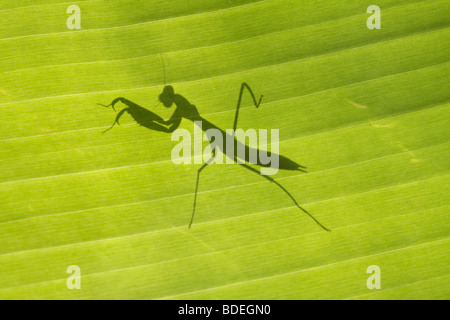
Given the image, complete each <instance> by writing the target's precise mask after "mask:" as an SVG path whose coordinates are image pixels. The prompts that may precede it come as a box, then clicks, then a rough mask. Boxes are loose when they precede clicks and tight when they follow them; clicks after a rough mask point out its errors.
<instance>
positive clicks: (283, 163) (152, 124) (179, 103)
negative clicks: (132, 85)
mask: <svg viewBox="0 0 450 320" xmlns="http://www.w3.org/2000/svg"><path fill="white" fill-rule="evenodd" d="M245 89H247V91H248V92H249V94H250V96H251V98H252V100H253V104H254V105H255V107H256V108H258V107H259V105H260V104H261V100H262V98H263V96H261V97H260V98H259V100H258V101H257V100H256V97H255V95H254V93H253V91H252V89H251V88H250V86H249V85H248V84H247V83H245V82H244V83H242V84H241V89H240V92H239V99H238V103H237V107H236V113H235V117H234V124H233V129H234V131H233V132H235V131H236V128H237V122H238V117H239V109H240V106H241V101H242V97H243V94H244V90H245ZM159 101H160V102H162V104H163V105H164V106H165V107H166V108H170V107H171V106H172V105H173V104H175V106H176V109H175V111H174V113H173V114H172V116H171V118H170V119H169V120H167V121H166V120H164V119H163V118H161V117H160V116H158V115H157V114H155V113H153V112H151V111H149V110H147V109H145V108H143V107H141V106H139V105H137V104H135V103H134V102H132V101H130V100H127V99H125V98H123V97H119V98H116V99H114V100H113V101H112V102H111V104H109V105H102V104H100V105H102V106H104V107H112V108H113V109H114V110H115V105H116V104H117V103H118V102H122V103H123V104H125V105H126V106H127V108H124V109H122V110H121V111H120V112H119V113H118V114H117V116H116V118H115V120H114V122H113V124H112V126H111V127H110V128H109V129H107V130H106V131H109V130H111V129H112V128H113V127H114V125H115V124H119V120H120V117H121V116H122V115H123V114H124V113H125V112H128V113H129V114H130V115H131V116H132V117H133V118H134V120H135V121H136V122H137V123H138V124H139V125H141V126H143V127H146V128H148V129H152V130H156V131H161V132H166V133H171V132H173V131H175V130H176V129H177V128H178V127H179V125H180V123H181V121H182V119H187V120H190V121H192V122H194V123H196V122H198V121H200V122H201V124H202V127H201V129H202V130H203V131H205V132H206V131H207V130H208V129H216V130H218V131H220V133H221V134H222V138H223V141H226V140H225V139H226V138H227V135H228V133H226V132H225V131H223V130H222V129H220V128H218V127H217V126H216V125H214V124H212V123H211V122H209V121H208V120H206V119H205V118H203V117H202V116H201V115H200V114H199V112H198V110H197V108H196V106H194V105H193V104H191V103H190V102H189V101H188V100H187V99H186V98H185V97H183V96H182V95H180V94H176V93H175V91H174V89H173V87H172V86H171V85H166V86H164V89H163V92H162V93H161V94H160V96H159ZM106 131H104V132H106ZM232 139H234V145H233V148H234V150H232V151H231V150H229V149H228V153H227V145H226V144H224V145H222V146H219V148H220V149H222V150H221V151H222V152H223V154H225V155H226V156H228V157H230V158H232V159H233V160H234V162H235V163H237V164H239V165H240V166H242V167H244V168H246V169H248V170H249V171H251V172H254V173H256V174H258V175H259V176H261V177H263V178H264V179H266V180H268V181H270V182H272V183H274V184H275V185H276V186H278V187H279V188H280V189H281V190H282V191H283V192H284V193H285V194H286V195H287V196H288V197H289V198H290V199H291V200H292V201H293V202H294V204H295V206H296V207H297V208H299V209H300V210H301V211H303V212H304V213H306V214H307V215H308V216H309V217H310V218H311V219H313V220H314V221H315V222H316V223H317V224H318V225H319V226H320V227H321V228H322V229H324V230H326V231H330V230H328V229H327V228H326V227H325V226H323V225H322V224H321V223H320V222H319V221H318V220H317V219H316V218H314V216H313V215H311V214H310V213H309V212H308V211H307V210H305V209H304V208H302V207H301V206H300V205H299V204H298V203H297V201H296V200H295V198H294V197H293V196H292V195H291V194H290V193H289V191H288V190H286V188H285V187H283V186H282V185H281V184H280V183H279V182H277V181H276V180H275V179H273V178H272V177H269V176H266V175H261V174H260V173H259V171H258V170H256V169H255V168H253V167H251V166H249V165H248V164H246V163H245V162H248V163H250V164H254V165H258V166H262V167H268V166H269V165H268V164H265V163H263V162H262V161H260V159H259V157H258V158H257V159H256V161H249V159H239V158H238V155H237V152H235V151H236V149H237V148H238V147H241V148H244V149H245V151H246V153H245V154H246V155H248V154H250V151H251V150H252V148H250V147H248V146H247V145H245V144H242V143H241V142H239V141H237V140H236V139H235V137H234V133H233V136H232ZM214 151H215V149H214ZM258 154H259V153H258ZM214 156H215V155H214ZM214 156H213V157H211V158H210V159H209V160H208V161H206V162H205V163H204V164H203V165H202V166H201V167H200V169H198V171H197V182H196V185H195V196H194V205H193V210H192V216H191V220H190V222H189V228H191V226H192V223H193V221H194V215H195V210H196V206H197V194H198V187H199V182H200V174H201V172H202V171H203V170H204V169H205V168H206V167H207V166H208V165H209V164H211V162H212V161H213V160H214ZM239 160H240V161H239ZM279 169H284V170H296V171H302V172H306V171H305V169H306V168H305V167H303V166H301V165H299V164H297V163H296V162H294V161H292V160H290V159H288V158H286V157H283V156H281V155H279Z"/></svg>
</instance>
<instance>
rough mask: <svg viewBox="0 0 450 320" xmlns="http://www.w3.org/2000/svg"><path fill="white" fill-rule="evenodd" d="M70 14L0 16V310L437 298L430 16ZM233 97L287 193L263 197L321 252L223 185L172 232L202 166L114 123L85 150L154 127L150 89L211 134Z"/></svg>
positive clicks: (262, 9) (205, 181)
mask: <svg viewBox="0 0 450 320" xmlns="http://www.w3.org/2000/svg"><path fill="white" fill-rule="evenodd" d="M73 4H75V5H77V6H78V7H79V8H80V10H81V15H80V17H81V29H73V30H69V29H68V26H67V23H66V21H67V19H69V17H70V16H71V13H67V7H68V6H69V4H68V3H67V2H64V3H62V1H61V0H60V1H59V2H58V1H56V0H39V1H38V0H26V1H24V0H22V1H18V0H2V3H1V5H0V109H1V125H0V299H448V298H450V269H449V264H450V255H449V249H450V239H449V236H450V220H449V211H450V187H449V186H450V176H449V174H450V161H449V160H450V142H449V138H450V130H449V128H450V116H449V114H450V72H449V71H450V62H449V57H450V53H449V52H450V28H449V26H450V20H449V19H448V17H449V15H450V3H449V2H448V1H446V0H435V1H413V0H395V1H394V0H378V1H376V3H372V1H363V0H357V1H355V0H352V1H350V0H340V1H337V0H315V1H306V0H304V1H303V0H260V1H254V0H215V1H211V0H189V1H183V0H169V1H162V0H149V1H132V0H111V1H109V0H108V1H106V0H87V1H76V2H74V3H73ZM372 4H376V5H377V6H379V7H380V9H381V29H369V28H368V27H367V19H369V17H370V16H371V13H367V8H368V7H369V6H370V5H372ZM243 82H245V83H248V85H249V86H250V87H251V89H252V90H253V92H254V93H255V95H256V97H259V96H260V95H263V99H262V102H261V105H260V106H259V108H255V106H254V105H253V102H252V100H251V97H250V96H249V95H248V93H247V92H244V95H243V98H242V106H241V112H240V114H239V123H238V127H239V128H242V129H244V130H247V129H256V130H259V129H269V130H270V129H279V138H280V141H279V144H278V145H279V153H280V154H281V155H283V156H285V157H287V158H289V159H291V160H293V161H295V162H296V163H298V164H300V165H302V166H305V167H307V170H306V171H307V172H306V173H304V172H300V171H288V170H280V171H279V172H278V173H277V174H276V175H274V176H271V177H272V178H274V179H275V181H277V182H278V183H279V184H280V185H282V186H283V187H284V188H285V189H286V190H288V192H289V194H290V195H292V198H294V199H295V200H296V201H297V202H298V203H299V204H300V206H301V207H302V208H304V209H305V210H307V211H308V212H309V213H310V214H311V216H312V217H314V218H315V219H316V220H317V221H319V222H320V223H321V224H323V225H324V226H325V227H326V228H328V229H329V230H330V231H331V232H327V231H325V230H324V229H322V228H321V227H320V225H318V224H317V223H316V222H315V221H314V220H313V219H311V217H309V216H308V215H307V214H306V213H305V212H303V211H302V210H300V209H299V208H298V207H297V206H296V205H295V203H294V201H293V200H292V199H290V197H288V196H287V194H286V192H284V191H283V190H282V189H280V188H279V187H278V185H276V184H275V183H272V182H270V181H268V180H267V179H264V177H263V176H258V175H256V174H254V172H252V171H250V170H247V169H246V168H245V167H243V166H241V165H238V164H212V165H210V166H207V167H206V168H205V169H204V170H203V171H202V172H201V175H200V181H199V187H198V188H199V189H198V194H197V203H196V214H195V219H194V222H193V225H192V227H191V228H190V229H189V227H188V225H189V221H190V218H191V214H192V209H193V201H194V194H195V189H196V179H197V173H198V170H199V169H200V167H201V166H202V165H201V164H194V163H192V164H175V163H174V162H173V161H172V160H171V152H172V149H173V148H174V146H176V145H177V144H178V142H177V141H172V139H171V134H170V133H166V132H159V131H154V130H148V129H147V128H145V127H143V126H139V124H137V123H136V121H135V119H133V118H132V117H131V116H130V115H129V114H127V113H125V114H123V116H122V118H121V119H120V125H116V126H114V127H113V128H112V129H111V130H109V131H107V132H105V133H103V131H105V130H106V129H108V128H109V127H110V126H111V124H112V123H113V121H114V119H115V118H116V116H117V112H119V110H122V109H123V108H125V107H126V106H125V105H124V104H123V103H121V102H119V103H117V104H116V106H115V107H116V111H117V112H114V111H113V110H112V109H111V108H109V109H107V108H104V107H102V106H100V105H98V104H104V105H108V104H109V103H111V101H113V100H114V99H116V98H118V97H124V98H126V99H128V100H130V101H132V102H133V103H135V104H138V105H140V106H142V107H144V108H146V109H148V110H151V111H152V112H154V113H155V114H157V115H159V116H160V117H162V118H164V119H169V118H170V117H171V115H172V113H173V110H174V107H172V108H165V107H164V106H163V105H162V104H161V103H160V101H158V97H159V95H160V94H161V92H162V91H163V88H164V85H165V84H170V85H172V86H173V88H174V89H175V92H176V93H178V94H180V95H182V96H183V97H185V98H186V99H188V100H189V102H190V103H192V104H194V105H195V106H196V107H197V110H198V111H199V113H200V114H201V115H202V117H204V118H205V119H207V120H208V121H210V122H211V123H214V124H215V125H216V126H217V127H219V128H221V129H224V130H225V129H231V128H233V121H234V117H235V110H236V104H237V101H238V98H239V90H240V86H241V84H242V83H243ZM180 128H182V129H186V130H188V131H189V132H190V133H192V134H193V132H194V127H193V124H192V122H191V121H187V120H186V119H184V120H183V121H182V122H181V125H180ZM206 145H207V142H203V146H204V147H205V146H206ZM255 168H256V167H255ZM256 169H257V170H259V169H258V168H256ZM373 265H375V266H378V267H379V269H380V284H381V287H380V288H379V289H369V287H370V286H368V281H369V280H370V278H369V277H371V273H368V267H370V266H373ZM70 266H78V267H79V272H80V278H79V279H80V282H79V283H80V285H81V288H80V289H76V288H75V289H73V288H70V285H69V284H70V281H71V279H70V277H71V272H70V270H69V273H68V268H69V267H70ZM368 279H369V280H368ZM369 282H370V281H369Z"/></svg>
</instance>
